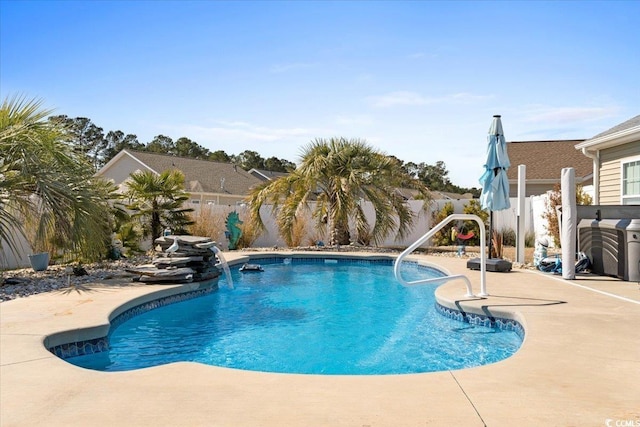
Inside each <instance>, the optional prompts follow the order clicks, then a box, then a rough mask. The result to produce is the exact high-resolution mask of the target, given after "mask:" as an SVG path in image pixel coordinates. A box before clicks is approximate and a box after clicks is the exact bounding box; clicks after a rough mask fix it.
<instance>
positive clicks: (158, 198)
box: [125, 169, 193, 240]
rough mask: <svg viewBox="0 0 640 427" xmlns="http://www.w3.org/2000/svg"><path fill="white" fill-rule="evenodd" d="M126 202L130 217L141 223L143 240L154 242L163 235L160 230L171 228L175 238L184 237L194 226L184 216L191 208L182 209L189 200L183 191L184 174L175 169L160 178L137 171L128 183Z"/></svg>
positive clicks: (165, 172)
mask: <svg viewBox="0 0 640 427" xmlns="http://www.w3.org/2000/svg"><path fill="white" fill-rule="evenodd" d="M126 185H127V190H126V191H125V198H127V199H128V200H129V204H128V205H127V209H129V210H130V211H132V215H131V217H132V218H133V219H136V220H138V221H140V223H141V225H142V234H143V236H144V237H147V236H149V235H150V236H151V238H152V239H153V240H155V239H157V238H158V237H160V236H161V235H162V230H164V229H165V228H166V227H168V228H171V229H172V230H173V232H174V234H184V233H185V228H186V227H187V226H188V225H191V224H192V223H193V222H192V221H191V220H190V219H189V216H188V215H187V214H188V213H189V212H192V211H193V209H191V208H183V207H182V205H183V203H184V202H185V201H186V200H187V199H188V198H189V195H188V194H187V193H186V191H185V190H184V174H183V173H182V172H180V171H179V170H177V169H173V170H171V169H168V170H166V171H164V172H162V173H160V174H156V173H154V172H151V171H139V172H134V173H132V174H131V175H130V177H129V180H127V183H126Z"/></svg>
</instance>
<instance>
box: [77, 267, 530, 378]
mask: <svg viewBox="0 0 640 427" xmlns="http://www.w3.org/2000/svg"><path fill="white" fill-rule="evenodd" d="M252 262H253V263H256V262H257V263H260V264H262V265H263V267H264V270H265V271H264V272H254V273H240V272H239V271H238V269H237V268H234V269H232V278H233V283H234V289H228V288H226V286H225V282H226V279H224V278H221V279H220V284H219V285H220V286H219V289H218V290H217V291H215V292H212V293H209V294H207V295H204V296H201V297H198V298H194V299H191V300H188V301H183V302H180V303H176V304H171V305H167V306H164V307H161V308H157V309H154V310H150V311H147V312H144V313H142V314H140V315H138V316H136V317H134V318H132V319H130V320H128V321H126V322H124V323H122V324H120V325H119V326H117V327H116V328H115V329H114V330H113V331H111V333H110V335H109V337H108V338H109V350H108V351H103V352H99V353H96V354H91V355H85V356H79V357H72V358H68V359H67V360H68V361H69V362H71V363H73V364H76V365H78V366H82V367H86V368H90V369H96V370H102V371H123V370H132V369H139V368H144V367H149V366H156V365H162V364H166V363H171V362H178V361H193V362H199V363H204V364H210V365H215V366H222V367H229V368H237V369H244V370H254V371H267V372H287V373H302V374H324V375H337V374H345V375H376V374H378V375H379V374H406V373H419V372H433V371H443V370H451V369H463V368H468V367H472V366H478V365H483V364H487V363H493V362H497V361H499V360H502V359H504V358H506V357H509V356H510V355H512V354H513V353H514V352H515V351H517V349H518V348H519V347H520V345H521V343H522V336H521V335H520V334H518V333H516V332H515V331H504V330H499V329H497V328H495V327H486V326H476V325H471V324H468V323H464V322H460V321H458V320H453V319H450V318H447V317H445V316H442V315H441V314H440V313H439V312H438V311H437V310H436V309H435V307H436V302H435V297H434V290H435V288H436V287H437V284H433V285H426V286H416V287H411V288H407V287H403V286H401V285H400V284H399V283H397V282H396V280H395V279H394V277H393V271H392V270H393V268H392V260H390V259H381V260H375V261H368V260H354V259H328V260H327V259H323V258H319V259H318V258H314V259H298V258H293V259H291V258H271V259H262V260H253V261H252ZM405 264H406V265H405V266H404V267H403V274H404V276H405V277H407V278H409V279H411V278H419V277H422V278H423V277H424V276H425V275H426V274H429V275H432V276H434V277H437V276H438V275H441V273H440V272H438V271H436V270H433V269H430V268H427V267H424V266H420V265H418V264H415V263H405Z"/></svg>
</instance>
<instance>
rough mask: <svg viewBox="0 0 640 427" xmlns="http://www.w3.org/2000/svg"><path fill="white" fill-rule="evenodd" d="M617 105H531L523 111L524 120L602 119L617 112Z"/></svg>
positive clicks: (569, 120)
mask: <svg viewBox="0 0 640 427" xmlns="http://www.w3.org/2000/svg"><path fill="white" fill-rule="evenodd" d="M616 112H617V108H615V107H549V106H531V107H529V108H528V111H527V110H525V111H524V112H523V120H524V121H526V122H531V123H547V124H548V123H556V124H557V123H562V124H565V123H574V122H584V121H591V120H600V119H603V118H606V117H609V116H611V115H614V114H616Z"/></svg>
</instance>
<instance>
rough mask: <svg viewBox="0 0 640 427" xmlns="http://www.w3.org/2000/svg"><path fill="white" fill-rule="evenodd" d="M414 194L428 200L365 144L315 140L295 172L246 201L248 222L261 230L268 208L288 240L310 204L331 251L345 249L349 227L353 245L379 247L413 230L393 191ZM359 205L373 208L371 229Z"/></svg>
mask: <svg viewBox="0 0 640 427" xmlns="http://www.w3.org/2000/svg"><path fill="white" fill-rule="evenodd" d="M399 187H401V188H413V189H416V190H418V191H419V192H420V193H421V194H422V195H423V197H424V201H425V204H426V203H427V202H428V201H429V200H430V198H429V192H428V190H427V188H426V187H425V185H424V184H422V183H421V182H420V181H419V180H416V179H413V178H412V177H411V176H410V175H408V174H407V173H406V172H405V171H403V170H402V167H401V164H400V162H398V161H397V159H394V158H392V157H389V156H386V155H384V154H382V153H380V152H378V151H376V150H374V149H373V148H372V147H370V146H369V145H368V144H367V143H366V142H364V141H362V140H359V139H354V140H347V139H344V138H332V139H329V140H325V139H316V140H315V141H313V142H311V143H310V144H309V145H307V146H306V147H305V148H304V152H303V154H302V158H301V164H300V166H299V167H298V168H297V169H296V170H295V171H293V172H292V173H291V174H289V175H287V176H284V177H282V178H279V179H277V180H274V181H267V182H265V183H264V184H262V185H261V186H259V187H256V188H255V189H254V190H252V192H251V194H250V196H249V206H250V215H251V221H252V222H253V223H254V224H255V225H257V226H258V227H261V228H263V227H264V224H263V223H262V219H261V218H260V208H261V207H262V206H263V205H264V204H265V203H272V204H273V212H277V216H276V218H277V219H276V220H277V223H278V227H279V229H280V232H281V234H282V235H283V237H284V238H285V240H287V241H291V240H292V232H293V230H294V227H295V225H296V221H297V215H298V213H299V212H300V211H301V210H302V209H309V208H310V202H311V201H315V208H314V210H313V217H314V218H315V220H316V226H317V227H318V228H319V229H322V228H323V227H324V226H325V223H326V226H327V228H328V231H329V244H330V245H336V244H340V245H345V244H349V243H350V233H349V221H350V220H352V221H353V222H354V224H355V228H356V232H357V234H358V236H357V239H358V240H361V241H366V240H369V238H370V239H371V240H373V242H374V243H376V244H378V243H380V242H382V241H383V240H384V238H386V237H387V236H388V235H389V234H390V233H393V232H396V233H397V238H403V237H405V236H406V235H407V233H408V232H409V231H410V229H411V227H412V226H413V224H414V220H415V218H414V214H413V212H412V211H411V208H410V207H409V206H408V205H407V204H406V203H405V201H404V200H403V198H402V197H401V196H400V195H399V194H398V193H397V192H396V191H395V190H396V189H397V188H399ZM361 200H368V201H370V202H371V203H372V204H373V207H374V211H375V224H374V226H373V229H371V227H370V225H369V223H368V221H367V218H366V216H365V214H364V211H363V209H362V206H361V203H360V201H361Z"/></svg>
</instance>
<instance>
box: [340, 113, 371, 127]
mask: <svg viewBox="0 0 640 427" xmlns="http://www.w3.org/2000/svg"><path fill="white" fill-rule="evenodd" d="M335 123H336V124H337V125H339V126H369V125H371V124H373V119H372V118H371V117H370V116H367V115H365V114H357V115H353V116H337V117H336V118H335Z"/></svg>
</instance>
